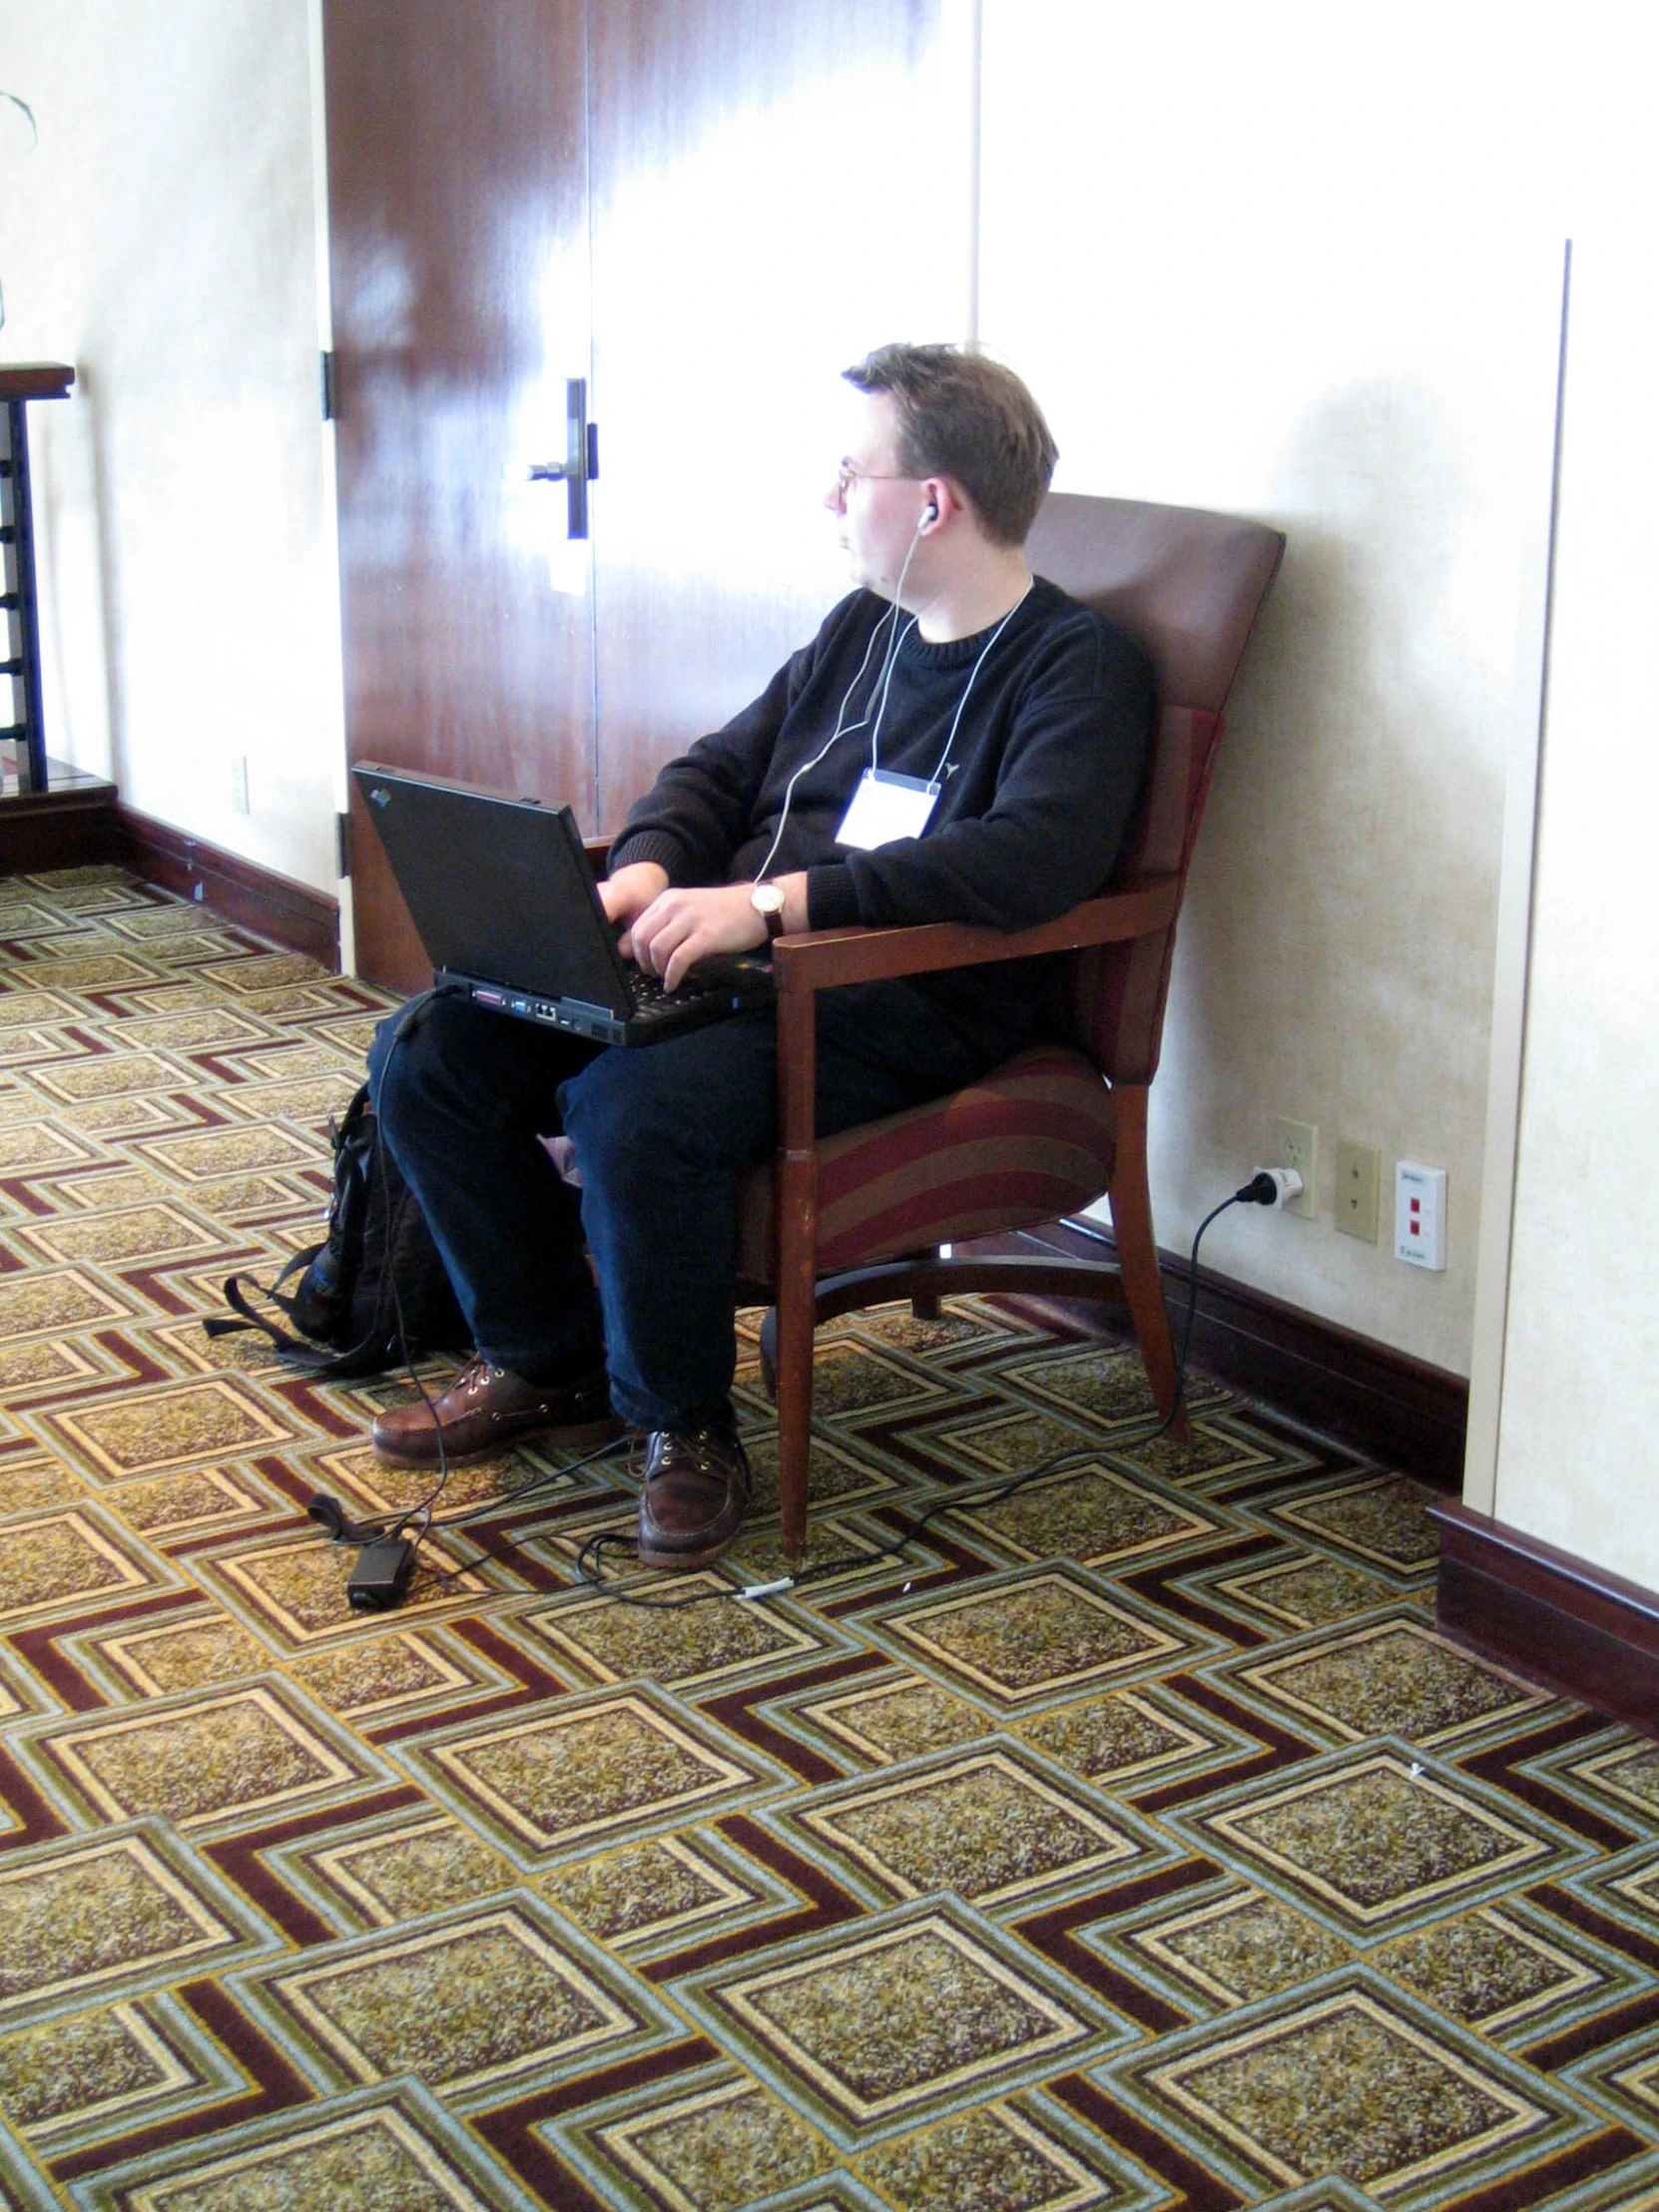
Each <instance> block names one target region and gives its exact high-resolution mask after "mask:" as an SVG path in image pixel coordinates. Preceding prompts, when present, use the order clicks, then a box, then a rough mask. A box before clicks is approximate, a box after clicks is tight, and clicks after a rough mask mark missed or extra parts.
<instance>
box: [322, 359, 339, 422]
mask: <svg viewBox="0 0 1659 2212" xmlns="http://www.w3.org/2000/svg"><path fill="white" fill-rule="evenodd" d="M318 358H319V359H320V360H321V363H322V419H323V421H324V422H337V421H338V420H339V355H338V354H337V353H323V354H320V355H319V356H318Z"/></svg>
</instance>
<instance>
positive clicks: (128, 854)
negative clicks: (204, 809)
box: [0, 763, 339, 974]
mask: <svg viewBox="0 0 1659 2212" xmlns="http://www.w3.org/2000/svg"><path fill="white" fill-rule="evenodd" d="M53 768H54V771H55V775H54V782H53V784H52V786H51V788H50V789H48V790H47V791H44V792H40V793H25V794H22V795H21V796H20V795H18V794H16V793H10V794H8V795H7V796H6V797H5V799H4V800H3V801H0V875H25V874H35V873H37V872H39V871H41V870H43V869H46V868H55V867H91V866H95V865H97V864H99V863H102V862H113V863H114V864H116V865H117V866H120V867H129V868H131V869H132V871H133V873H134V874H135V875H142V876H143V877H144V879H145V881H146V882H147V883H159V884H161V886H162V888H163V889H164V890H170V891H177V892H178V893H179V895H180V896H181V897H182V898H195V899H200V900H201V902H202V904H203V905H204V906H208V907H211V908H212V910H213V911H214V912H215V913H216V914H222V915H224V917H225V919H226V920H227V921H235V922H240V923H241V924H242V926H243V927H244V928H245V929H252V930H254V931H255V932H256V933H257V934H258V935H260V936H262V937H269V938H271V940H272V942H273V943H274V944H280V945H285V946H286V947H287V948H288V950H289V951H291V952H304V953H307V954H308V955H309V956H310V958H311V959H313V960H317V961H319V962H320V963H321V964H322V966H323V967H326V968H331V969H332V970H333V971H334V972H335V973H336V974H337V973H338V972H339V901H338V900H337V899H335V898H330V897H328V896H327V894H326V893H325V892H322V891H315V890H312V889H311V887H310V885H309V884H308V883H296V882H294V881H293V879H292V878H291V877H290V876H286V875H278V874H277V871H276V869H275V868H266V867H259V866H257V865H256V864H255V862H254V861H252V860H244V859H240V858H239V857H238V856H237V854H236V853H234V852H227V851H225V850H224V849H223V847H221V846H219V845H217V844H210V843H209V842H208V841H207V839H206V838H205V837H197V836H192V835H191V833H190V832H189V831H188V830H175V829H174V828H173V827H172V825H171V824H170V823H165V822H157V821H155V820H154V818H153V817H151V816H149V815H141V814H140V813H139V812H138V810H137V808H135V807H124V806H123V805H122V804H121V796H120V793H119V792H118V791H117V790H116V787H115V786H114V785H113V784H109V783H105V782H103V781H102V780H101V779H98V778H93V777H79V776H77V775H76V773H75V772H74V771H72V770H67V769H63V768H61V767H59V766H58V765H57V764H56V763H54V764H53Z"/></svg>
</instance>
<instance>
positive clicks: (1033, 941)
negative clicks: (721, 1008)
mask: <svg viewBox="0 0 1659 2212" xmlns="http://www.w3.org/2000/svg"><path fill="white" fill-rule="evenodd" d="M1180 904H1181V878H1180V876H1179V875H1143V876H1141V877H1139V878H1138V879H1137V880H1136V881H1135V882H1133V883H1128V884H1125V885H1124V886H1123V888H1122V889H1120V890H1113V891H1107V892H1105V893H1103V894H1102V896H1100V897H1099V898H1087V899H1085V900H1084V901H1083V903H1082V905H1080V906H1074V907H1072V909H1071V911H1070V912H1069V913H1066V914H1061V915H1060V916H1059V918H1058V919H1057V920H1054V921H1045V922H1040V923H1039V924H1038V925H1037V927H1036V928H1035V929H1016V930H1008V931H1005V930H1001V929H982V928H978V927H974V926H970V925H969V924H967V923H965V922H959V921H931V922H921V923H913V924H911V925H909V926H907V927H901V928H896V929H813V930H803V931H800V932H798V933H796V934H794V935H791V936H783V937H780V938H779V939H778V941H777V943H776V944H775V945H774V946H773V948H772V969H773V975H774V977H775V978H776V980H777V984H778V988H779V990H780V991H781V992H790V993H794V992H811V991H820V990H828V989H829V988H830V986H831V985H833V984H836V983H869V982H875V981H877V980H880V979H884V978H886V977H889V976H896V975H923V974H926V973H928V972H929V971H930V970H932V969H937V968H958V967H981V966H983V965H984V964H985V962H986V961H988V960H1025V959H1030V958H1032V957H1033V956H1034V955H1035V954H1037V953H1040V952H1072V951H1075V950H1076V949H1077V948H1078V947H1079V946H1081V945H1089V944H1119V943H1122V942H1124V941H1125V940H1126V939H1128V938H1132V937H1145V936H1150V935H1151V934H1152V933H1153V931H1154V930H1157V929H1164V928H1167V927H1168V926H1169V924H1170V923H1171V922H1172V921H1173V920H1174V919H1175V916H1176V912H1177V910H1178V908H1179V907H1180Z"/></svg>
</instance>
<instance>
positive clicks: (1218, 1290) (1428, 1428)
mask: <svg viewBox="0 0 1659 2212" xmlns="http://www.w3.org/2000/svg"><path fill="white" fill-rule="evenodd" d="M1019 1242H1020V1248H1021V1249H1023V1250H1026V1251H1031V1250H1038V1251H1051V1252H1062V1253H1064V1254H1065V1255H1066V1256H1067V1257H1068V1258H1079V1259H1086V1258H1090V1257H1093V1258H1097V1259H1103V1258H1107V1257H1110V1256H1111V1255H1112V1254H1113V1252H1114V1251H1115V1248H1114V1246H1113V1244H1112V1240H1111V1237H1110V1235H1109V1234H1107V1233H1105V1232H1094V1231H1090V1230H1087V1229H1082V1228H1078V1227H1075V1226H1073V1225H1072V1224H1070V1223H1057V1224H1056V1225H1054V1226H1053V1227H1051V1228H1046V1229H1031V1230H1025V1231H1022V1232H1021V1234H1020V1240H1019ZM1010 1249H1011V1247H1010ZM1158 1257H1159V1264H1160V1267H1161V1270H1162V1273H1163V1279H1164V1297H1165V1301H1166V1303H1167V1304H1168V1306H1169V1311H1170V1324H1171V1327H1172V1328H1173V1329H1174V1330H1175V1332H1176V1341H1177V1344H1179V1342H1180V1332H1181V1328H1182V1326H1183V1324H1184V1321H1185V1318H1186V1311H1187V1297H1188V1269H1187V1262H1186V1260H1185V1259H1184V1258H1178V1257H1177V1256H1176V1255H1175V1254H1174V1253H1169V1252H1163V1253H1160V1254H1159V1256H1158ZM1065 1311H1066V1312H1067V1316H1068V1318H1069V1319H1071V1320H1072V1321H1074V1322H1075V1321H1079V1320H1081V1321H1083V1322H1084V1324H1085V1326H1094V1327H1099V1326H1100V1309H1099V1308H1097V1307H1083V1306H1077V1307H1075V1308H1073V1307H1072V1306H1071V1305H1070V1304H1069V1303H1068V1305H1067V1307H1066V1309H1065ZM1192 1357H1193V1358H1194V1359H1195V1360H1196V1361H1197V1362H1198V1364H1199V1366H1200V1367H1202V1368H1204V1369H1206V1370H1207V1371H1208V1372H1209V1373H1210V1374H1211V1375H1214V1376H1216V1377H1217V1378H1218V1379H1219V1380H1220V1381H1221V1382H1224V1383H1231V1384H1232V1385H1233V1386H1234V1387H1235V1388H1236V1389H1241V1390H1248V1391H1249V1392H1251V1394H1252V1395H1254V1396H1259V1397H1264V1398H1266V1399H1268V1400H1269V1402H1270V1403H1272V1404H1274V1405H1276V1406H1278V1407H1279V1408H1280V1409H1281V1410H1282V1411H1284V1412H1287V1413H1289V1414H1291V1415H1292V1416H1293V1418H1295V1419H1298V1420H1305V1421H1306V1422H1307V1423H1308V1424H1309V1426H1310V1427H1313V1428H1318V1429H1321V1430H1323V1431H1324V1432H1325V1434H1327V1435H1329V1436H1334V1437H1336V1438H1337V1440H1338V1441H1339V1442H1340V1443H1345V1444H1348V1445H1350V1446H1352V1447H1353V1449H1355V1450H1356V1451H1360V1452H1363V1453H1364V1454H1365V1455H1366V1456H1367V1457H1368V1458H1372V1459H1379V1460H1382V1461H1383V1463H1384V1464H1386V1465H1388V1466H1391V1467H1398V1468H1399V1469H1400V1470H1401V1471H1402V1472H1403V1473H1406V1474H1412V1475H1415V1476H1417V1477H1418V1478H1419V1479H1420V1480H1422V1481H1424V1482H1427V1483H1430V1484H1432V1485H1433V1487H1434V1488H1436V1489H1441V1490H1449V1491H1457V1490H1460V1489H1461V1488H1462V1482H1463V1438H1464V1432H1465V1429H1466V1427H1467V1424H1468V1396H1469V1386H1468V1384H1467V1383H1466V1382H1464V1380H1463V1378H1462V1377H1461V1376H1458V1375H1450V1374H1448V1373H1447V1372H1446V1370H1445V1369H1443V1368H1435V1367H1430V1366H1429V1365H1428V1363H1427V1362H1426V1361H1424V1360H1414V1359H1412V1358H1411V1357H1410V1355H1409V1354H1407V1353H1403V1352H1395V1351H1394V1350H1393V1349H1392V1348H1391V1347H1390V1346H1387V1345H1381V1344H1378V1343H1376V1342H1375V1341H1374V1340H1373V1339H1371V1338H1369V1337H1361V1336H1358V1335H1356V1333H1355V1332H1354V1331H1353V1330H1351V1329H1341V1328H1339V1327H1338V1326H1337V1324H1336V1323H1335V1322H1328V1321H1322V1320H1321V1319H1320V1317H1319V1316H1318V1315H1317V1314H1308V1313H1304V1312H1302V1310H1301V1309H1300V1308H1298V1307H1295V1306H1288V1305H1286V1304H1285V1302H1284V1301H1283V1300H1282V1299H1277V1298H1270V1297H1269V1296H1268V1294H1267V1293H1266V1292H1265V1291H1257V1290H1252V1289H1251V1288H1250V1286H1249V1285H1248V1284H1245V1283H1235V1282H1233V1281H1232V1280H1231V1279H1230V1278H1229V1277H1227V1276H1224V1275H1213V1274H1211V1272H1210V1271H1209V1270H1208V1269H1207V1268H1200V1269H1199V1271H1198V1308H1197V1313H1196V1316H1195V1318H1194V1321H1193V1339H1192Z"/></svg>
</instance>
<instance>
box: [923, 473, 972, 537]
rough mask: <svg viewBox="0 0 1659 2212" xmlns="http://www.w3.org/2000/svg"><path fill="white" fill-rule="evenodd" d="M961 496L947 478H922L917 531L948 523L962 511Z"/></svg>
mask: <svg viewBox="0 0 1659 2212" xmlns="http://www.w3.org/2000/svg"><path fill="white" fill-rule="evenodd" d="M962 505H963V502H962V495H961V493H960V492H959V491H958V490H957V489H956V487H955V485H954V484H952V483H951V482H950V480H949V478H948V477H944V476H924V477H923V478H922V482H921V512H920V514H919V515H918V517H917V518H916V529H917V531H918V532H919V531H922V530H930V529H932V528H933V527H934V526H935V525H936V524H938V523H941V522H948V521H949V520H950V518H951V517H952V516H953V515H958V514H960V513H961V511H962Z"/></svg>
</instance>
